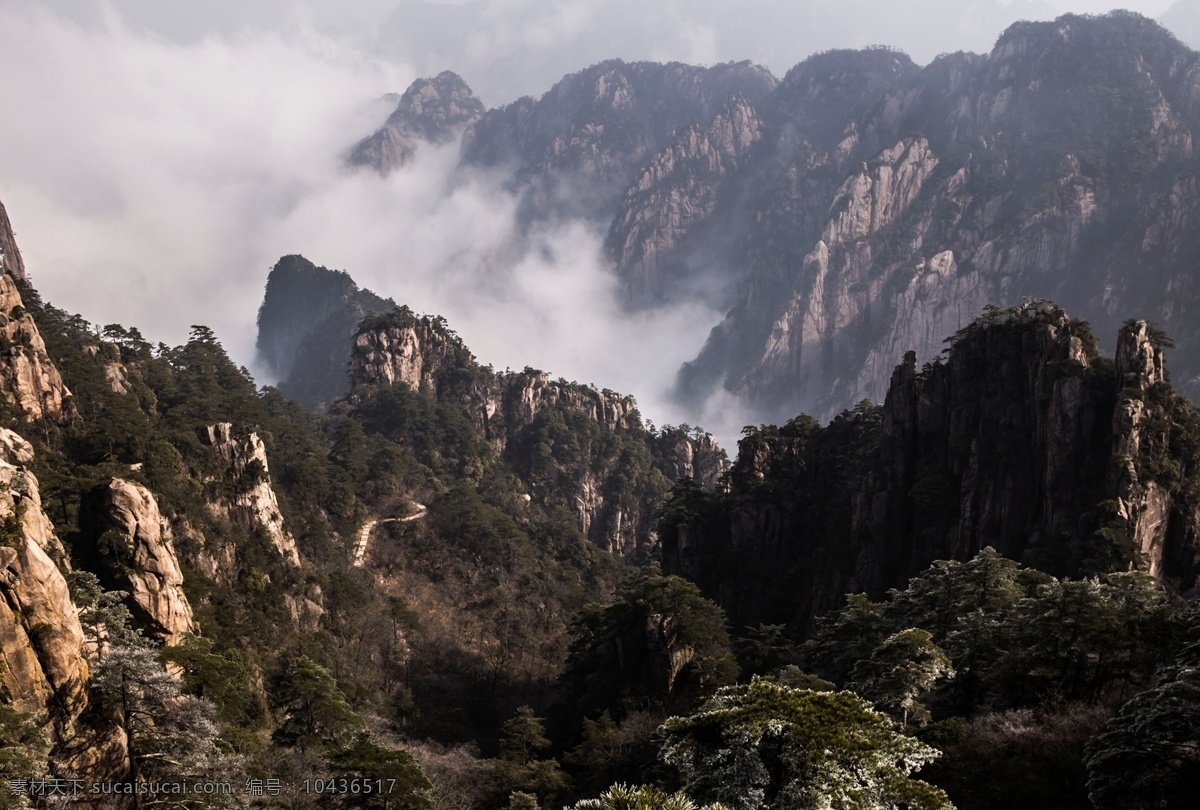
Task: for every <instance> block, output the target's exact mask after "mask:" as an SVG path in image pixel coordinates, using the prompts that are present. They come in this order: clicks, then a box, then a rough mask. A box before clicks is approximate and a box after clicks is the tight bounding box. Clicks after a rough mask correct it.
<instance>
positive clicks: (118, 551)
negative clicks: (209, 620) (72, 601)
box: [83, 478, 193, 644]
mask: <svg viewBox="0 0 1200 810" xmlns="http://www.w3.org/2000/svg"><path fill="white" fill-rule="evenodd" d="M84 517H85V520H84V521H83V523H84V526H83V528H84V535H85V536H86V537H87V538H88V540H89V541H90V543H91V544H92V547H93V548H94V556H95V559H96V560H97V561H98V563H99V568H100V570H101V572H102V573H103V574H104V578H105V580H106V584H108V585H109V586H110V587H111V588H113V589H114V590H122V591H125V592H127V593H128V594H129V600H128V602H129V607H130V610H131V612H132V613H133V615H134V618H135V620H137V621H138V622H139V624H140V625H141V626H142V627H143V628H144V629H145V630H146V632H147V633H148V634H149V635H150V636H152V637H154V638H156V639H158V640H159V641H161V642H162V643H164V644H176V643H178V642H179V640H180V638H181V637H182V636H183V634H184V633H187V632H189V631H191V630H192V629H193V625H192V607H191V605H190V604H189V603H188V599H187V595H186V594H185V593H184V588H183V586H184V581H183V572H182V571H181V570H180V567H179V558H178V556H177V555H176V553H175V544H174V541H173V538H172V535H171V529H170V527H169V525H168V524H167V521H166V520H164V519H163V516H162V514H161V513H160V512H159V508H158V502H157V500H156V499H155V498H154V495H153V494H152V493H151V492H150V490H148V489H146V488H145V487H143V486H141V485H140V484H136V483H133V482H132V481H126V480H124V479H121V478H113V479H111V480H110V481H108V482H107V483H106V484H102V485H100V486H99V487H97V488H96V489H95V490H93V491H92V492H91V493H90V494H89V497H88V498H87V501H86V503H85V515H84Z"/></svg>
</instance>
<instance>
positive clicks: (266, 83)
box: [0, 8, 740, 433]
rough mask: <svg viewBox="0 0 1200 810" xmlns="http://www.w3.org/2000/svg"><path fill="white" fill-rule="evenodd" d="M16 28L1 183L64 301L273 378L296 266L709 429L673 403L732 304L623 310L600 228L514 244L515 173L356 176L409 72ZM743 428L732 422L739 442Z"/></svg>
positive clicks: (302, 47)
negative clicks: (358, 151) (268, 329)
mask: <svg viewBox="0 0 1200 810" xmlns="http://www.w3.org/2000/svg"><path fill="white" fill-rule="evenodd" d="M0 15H3V17H4V25H3V26H2V27H0V60H2V61H3V62H4V64H3V65H2V66H0V73H2V75H3V77H4V78H3V79H0V92H3V94H4V96H5V98H6V100H7V101H8V106H9V109H10V110H19V111H20V113H19V114H16V115H9V116H6V118H5V122H4V125H3V126H2V127H0V177H3V178H4V179H3V185H2V186H0V192H2V193H3V198H4V200H5V201H6V204H7V207H8V209H9V212H10V215H11V216H12V217H13V219H14V227H15V228H16V231H17V238H18V244H20V245H21V246H22V250H23V252H24V254H25V258H26V264H27V265H28V267H29V269H30V273H31V278H32V280H33V283H34V284H35V285H36V286H37V287H38V289H39V290H40V291H41V292H42V294H43V296H44V297H45V298H46V299H47V300H48V301H50V302H51V303H54V304H55V305H56V306H58V307H60V308H64V309H66V310H68V311H72V312H79V313H80V314H82V315H83V316H84V317H86V318H88V319H89V320H92V321H94V322H96V323H98V324H106V323H114V322H115V323H121V324H124V325H127V326H137V327H138V328H140V329H141V330H142V331H143V332H144V333H145V334H146V335H147V337H148V339H150V340H152V341H163V342H166V343H168V344H174V343H178V342H181V341H182V340H184V339H185V338H186V335H187V332H188V329H189V327H190V325H191V324H197V323H202V324H206V325H209V326H211V327H212V328H213V329H214V330H215V331H216V333H217V335H218V336H219V337H220V338H221V340H222V341H223V342H224V343H225V345H226V347H227V348H228V349H229V351H230V353H231V355H232V356H233V357H234V359H235V360H236V361H238V362H240V363H244V364H246V365H248V366H250V367H251V368H252V369H253V370H255V371H259V372H260V376H261V369H256V368H255V362H254V354H253V343H254V330H255V313H256V310H257V307H258V305H259V303H260V302H261V300H262V290H263V284H264V282H265V279H266V275H267V271H268V270H269V269H270V267H271V266H272V265H273V264H274V262H275V261H276V260H277V259H278V258H279V257H280V256H282V255H285V254H289V253H302V254H304V255H306V256H308V257H309V258H311V259H312V260H313V261H315V262H318V263H320V264H324V265H327V266H329V267H334V268H338V269H344V270H346V271H347V272H349V273H350V274H351V275H352V276H353V277H354V278H355V280H356V281H358V283H359V284H360V285H361V286H363V287H367V288H370V289H374V290H375V291H377V292H379V293H380V294H382V295H387V296H391V297H393V298H394V299H395V300H396V301H397V302H400V303H405V304H408V305H409V306H411V307H412V308H413V309H414V310H416V311H418V312H429V313H431V314H440V315H443V316H445V317H446V318H447V319H448V321H449V322H450V325H451V326H452V327H453V328H455V329H456V330H457V331H458V332H459V333H460V334H461V335H462V336H463V338H464V339H465V341H466V342H467V345H468V346H470V347H471V348H472V350H473V351H474V352H475V354H476V355H477V356H478V357H479V358H480V359H481V361H482V362H484V363H490V364H493V365H495V366H497V367H499V368H503V367H505V366H510V365H511V366H514V367H521V366H524V365H533V366H536V367H539V368H545V369H547V370H548V371H550V372H552V374H554V375H556V376H558V375H561V376H564V377H567V378H569V379H577V380H579V381H581V382H590V383H595V384H596V385H598V386H600V387H608V388H613V389H615V390H620V391H623V392H628V393H633V394H634V395H636V396H637V397H638V399H639V402H640V403H641V404H642V408H643V410H644V411H645V412H646V415H647V416H648V417H649V418H651V419H654V420H656V421H664V422H665V421H684V420H686V419H691V420H692V421H697V419H696V417H695V416H694V415H692V414H688V413H683V412H680V411H679V410H678V409H676V408H674V407H673V406H671V405H670V404H669V403H668V400H667V398H666V396H665V393H666V389H667V388H668V387H669V385H670V384H671V383H672V381H673V379H674V373H675V371H676V369H678V367H679V365H680V364H681V363H682V362H683V361H685V360H687V359H689V358H690V357H691V356H694V354H695V352H696V351H697V349H698V347H699V346H700V345H701V343H702V342H703V338H704V335H705V334H706V333H707V331H708V329H709V328H711V326H712V325H713V324H714V323H715V321H716V320H717V319H718V318H719V316H720V315H719V313H717V312H715V311H712V310H711V309H709V308H707V307H706V306H704V305H702V304H698V303H683V304H679V305H675V306H671V307H669V308H665V309H659V310H654V311H653V312H646V313H642V314H632V315H626V314H624V313H623V312H622V311H621V309H620V307H619V305H618V301H617V295H616V293H617V291H616V281H615V279H614V277H613V276H612V274H611V273H610V272H608V270H607V269H606V268H605V266H604V264H603V259H602V256H601V249H600V248H601V241H602V238H603V233H602V232H598V229H597V228H595V227H594V226H591V225H589V224H587V223H583V222H577V221H568V222H564V223H559V224H557V225H555V226H553V227H551V226H544V227H540V228H538V229H535V230H534V231H533V232H531V233H529V234H527V235H525V236H523V237H520V238H518V237H517V236H516V235H515V234H516V231H515V227H514V223H515V217H516V207H517V201H516V199H515V197H514V195H513V194H511V193H510V192H508V191H506V190H505V188H504V187H503V185H502V184H503V180H504V178H503V177H502V176H500V175H498V174H489V173H486V172H483V171H471V172H466V171H459V170H457V169H456V164H457V161H458V146H457V144H456V143H455V144H452V145H448V146H445V147H440V148H433V147H427V148H424V149H422V150H420V151H419V153H418V156H417V160H416V161H415V162H414V163H413V164H411V165H409V166H407V167H405V169H404V171H401V172H396V173H393V174H392V175H391V176H390V177H389V178H387V179H381V178H379V177H378V176H376V175H374V174H372V173H369V172H365V171H354V170H350V169H347V168H346V166H345V163H344V161H345V157H346V154H347V152H348V150H349V149H350V147H351V146H353V144H354V142H355V141H356V140H357V139H358V138H360V137H361V136H362V135H363V134H365V133H369V132H370V131H371V130H372V129H373V128H374V127H376V126H378V124H379V123H380V122H381V121H382V119H383V118H385V117H386V115H387V113H388V112H389V111H390V107H391V106H392V105H391V103H387V102H383V101H380V99H381V98H382V97H383V95H384V94H385V93H387V92H389V91H395V90H400V89H403V88H404V87H406V86H407V85H408V84H409V82H410V81H411V80H412V79H413V78H414V75H413V74H412V72H411V71H409V70H408V69H406V68H405V67H404V66H401V65H396V64H391V63H385V62H381V61H377V60H374V59H371V58H368V57H366V56H364V55H363V54H362V53H361V52H360V51H358V50H357V49H355V48H354V47H353V46H352V45H350V44H349V43H347V42H345V41H341V40H336V39H330V38H327V37H325V36H322V35H320V34H317V33H315V32H314V31H312V30H308V31H304V30H298V31H296V32H295V33H294V34H293V35H289V36H287V37H283V36H280V35H277V34H254V33H246V34H243V35H240V36H233V37H229V38H217V37H209V38H206V39H203V40H201V41H199V42H196V43H192V44H185V45H181V44H176V43H173V42H171V41H168V40H166V39H164V38H162V37H158V36H155V35H152V34H148V33H146V32H139V31H136V30H134V29H133V28H131V27H130V26H129V25H127V24H126V23H125V22H124V21H123V20H122V19H121V18H119V17H118V16H117V15H115V14H109V15H108V16H107V17H105V18H103V19H102V20H101V21H99V22H95V21H93V22H92V23H89V24H85V25H81V24H77V23H74V22H70V21H67V20H64V19H62V18H59V17H56V16H53V15H51V14H49V13H45V12H39V11H38V10H37V9H33V8H26V9H20V10H17V9H13V8H0ZM519 242H520V244H518V243H519ZM261 381H267V382H269V381H270V380H261ZM731 416H732V414H731ZM736 421H737V417H733V419H732V421H731V423H730V424H729V425H723V426H721V427H723V428H726V429H729V430H731V431H733V432H734V433H736V431H737V430H738V429H739V428H740V424H736V425H735V424H733V423H732V422H736Z"/></svg>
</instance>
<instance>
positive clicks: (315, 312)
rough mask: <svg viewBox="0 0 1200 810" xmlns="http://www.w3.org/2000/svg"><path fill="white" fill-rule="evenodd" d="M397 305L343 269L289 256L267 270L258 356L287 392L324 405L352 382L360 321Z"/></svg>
mask: <svg viewBox="0 0 1200 810" xmlns="http://www.w3.org/2000/svg"><path fill="white" fill-rule="evenodd" d="M394 307H395V303H393V302H392V301H391V300H389V299H385V298H380V297H379V296H377V295H375V294H374V293H372V292H371V291H370V290H360V289H359V288H358V285H357V284H355V283H354V280H353V279H351V278H350V276H349V275H347V274H346V273H344V272H341V271H337V270H327V269H326V268H324V267H317V266H316V265H314V264H313V263H312V262H310V261H308V260H307V259H305V258H304V257H303V256H284V257H283V258H281V259H280V260H279V261H278V262H276V264H275V267H273V268H272V269H271V273H270V275H268V276H267V289H266V293H265V294H264V296H263V302H262V306H261V307H259V310H258V340H257V349H258V356H259V357H260V358H261V359H262V360H263V361H264V362H265V363H266V365H267V368H268V369H270V371H271V372H272V373H273V374H275V375H276V376H277V377H278V378H279V380H280V382H279V389H280V390H281V391H283V392H284V393H285V394H286V395H287V396H289V397H291V398H292V399H294V400H296V401H297V402H299V403H300V404H302V405H304V406H305V407H306V408H310V409H320V408H323V407H325V406H326V405H328V404H330V403H332V402H334V401H335V400H337V399H340V398H341V397H342V396H344V395H345V393H346V391H347V390H348V388H349V378H348V377H347V376H346V369H347V362H348V361H349V359H350V340H351V338H352V337H353V336H354V330H355V327H357V326H358V322H359V321H361V320H362V319H363V317H364V316H366V315H368V314H370V313H379V312H388V311H390V310H391V309H392V308H394Z"/></svg>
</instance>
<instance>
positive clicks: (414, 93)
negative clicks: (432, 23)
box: [350, 70, 484, 175]
mask: <svg viewBox="0 0 1200 810" xmlns="http://www.w3.org/2000/svg"><path fill="white" fill-rule="evenodd" d="M483 110H484V108H483V102H481V101H480V100H479V99H478V98H476V97H475V94H474V93H472V92H471V88H470V87H469V86H467V83H466V82H465V81H463V79H462V77H461V76H459V75H458V74H457V73H454V72H452V71H449V70H444V71H442V72H441V73H439V74H438V75H437V76H434V77H433V78H432V79H430V78H422V79H417V80H416V81H415V82H413V83H412V84H411V85H409V87H408V89H407V90H405V91H404V95H402V96H401V97H400V103H399V104H398V105H397V106H396V110H395V111H394V112H393V113H392V114H391V116H389V117H388V120H387V122H386V123H385V124H384V125H383V126H382V127H380V128H379V129H378V130H376V131H375V134H373V135H371V136H370V137H368V138H365V139H363V140H362V141H361V142H359V144H358V145H357V146H356V147H354V151H353V152H352V153H351V155H350V163H351V165H354V166H369V167H371V168H373V169H375V171H377V172H379V173H381V174H384V175H386V174H388V173H389V172H391V171H393V170H395V169H398V168H400V167H401V166H403V165H404V164H406V163H408V161H410V160H411V159H412V156H413V153H414V152H415V151H416V148H417V145H418V143H420V142H426V143H433V144H444V143H449V142H450V141H451V140H453V139H454V136H455V133H456V131H457V130H459V129H461V128H462V127H466V126H468V125H470V124H472V123H473V122H474V121H476V120H477V119H478V118H479V116H481V115H483Z"/></svg>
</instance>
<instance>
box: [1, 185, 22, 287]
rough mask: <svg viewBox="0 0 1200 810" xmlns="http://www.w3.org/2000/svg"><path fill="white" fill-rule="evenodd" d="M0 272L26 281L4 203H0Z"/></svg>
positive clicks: (19, 252)
mask: <svg viewBox="0 0 1200 810" xmlns="http://www.w3.org/2000/svg"><path fill="white" fill-rule="evenodd" d="M0 273H8V274H9V275H11V276H12V277H13V278H15V279H17V280H19V281H28V279H27V278H26V276H25V262H24V261H23V260H22V259H21V251H20V250H19V249H18V248H17V238H16V235H15V234H14V233H13V229H12V223H11V222H9V221H8V212H7V211H6V210H4V203H0Z"/></svg>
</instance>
